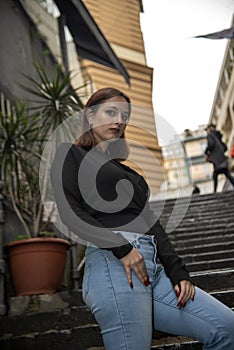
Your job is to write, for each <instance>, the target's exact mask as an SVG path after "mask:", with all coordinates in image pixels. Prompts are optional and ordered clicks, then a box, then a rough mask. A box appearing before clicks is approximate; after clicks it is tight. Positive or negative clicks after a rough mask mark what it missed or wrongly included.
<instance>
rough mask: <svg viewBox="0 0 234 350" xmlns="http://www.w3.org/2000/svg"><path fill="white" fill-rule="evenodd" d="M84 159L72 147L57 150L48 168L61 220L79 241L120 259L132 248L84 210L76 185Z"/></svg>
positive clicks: (63, 145)
mask: <svg viewBox="0 0 234 350" xmlns="http://www.w3.org/2000/svg"><path fill="white" fill-rule="evenodd" d="M82 159H83V157H82V155H81V153H80V152H79V150H78V148H77V147H76V146H75V145H71V144H68V143H64V144H62V145H60V147H59V148H58V150H57V152H56V154H55V158H54V161H53V164H52V168H51V183H52V187H53V191H54V195H55V200H56V204H57V207H58V212H59V215H60V218H61V221H62V222H63V224H64V225H65V226H67V228H68V229H69V230H70V231H71V232H72V233H73V235H75V236H76V237H77V238H78V239H79V238H80V239H82V240H84V241H86V242H90V243H93V244H94V245H96V246H98V247H99V248H102V249H108V250H111V251H112V252H113V254H114V255H115V256H116V257H117V258H118V259H121V258H122V257H123V256H125V255H127V254H128V253H129V252H130V251H131V250H132V248H133V247H132V245H131V244H130V243H129V242H128V241H127V240H126V239H125V238H124V237H123V236H122V235H121V234H116V233H113V232H112V231H111V230H110V229H109V228H107V227H104V226H103V225H102V224H101V223H100V222H98V221H97V220H96V219H95V218H94V217H93V216H92V215H90V214H89V213H88V212H87V210H84V208H83V203H82V196H81V193H80V190H79V186H78V170H79V166H80V164H81V161H82Z"/></svg>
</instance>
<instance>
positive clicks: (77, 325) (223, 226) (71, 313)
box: [0, 191, 234, 350]
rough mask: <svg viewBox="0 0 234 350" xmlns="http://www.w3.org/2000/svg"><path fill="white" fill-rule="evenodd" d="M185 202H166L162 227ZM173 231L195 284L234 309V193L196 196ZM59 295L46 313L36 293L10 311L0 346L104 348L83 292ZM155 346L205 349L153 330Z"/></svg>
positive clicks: (0, 326)
mask: <svg viewBox="0 0 234 350" xmlns="http://www.w3.org/2000/svg"><path fill="white" fill-rule="evenodd" d="M187 201H188V198H184V199H183V198H182V199H180V201H179V202H178V203H177V204H176V210H175V200H172V199H171V200H167V201H166V203H165V206H164V207H163V211H162V214H161V219H160V220H161V222H162V224H163V225H164V227H167V226H168V225H169V228H170V227H173V225H174V223H175V222H177V221H178V217H180V216H181V215H182V216H183V212H184V209H183V208H184V207H185V206H186V202H187ZM161 206H162V203H161V202H153V203H152V207H153V209H154V211H155V212H156V213H157V212H158V211H159V208H160V207H161ZM173 210H174V211H175V212H176V215H175V217H174V219H172V218H171V216H172V212H173ZM169 231H171V232H169V233H168V235H169V237H170V239H171V241H172V243H173V244H174V246H175V248H176V250H177V252H178V254H179V255H180V256H181V257H183V259H184V260H185V262H186V265H187V267H188V269H189V271H190V273H191V275H192V276H193V279H194V281H195V283H196V284H197V285H198V286H199V287H201V288H203V289H205V290H206V291H208V292H209V293H211V294H212V295H213V296H214V297H216V298H217V299H219V300H221V301H222V302H223V303H225V304H226V305H228V306H229V307H230V308H232V309H233V310H234V191H227V192H222V193H217V194H209V195H194V196H193V197H192V198H191V201H190V203H189V206H188V209H187V211H186V214H185V215H184V217H183V219H182V221H181V222H180V224H179V225H178V226H177V227H176V229H175V230H173V231H172V230H169ZM47 297H48V296H47ZM57 297H58V298H60V299H61V301H62V304H60V305H63V306H59V304H56V305H57V309H56V305H55V306H54V307H53V308H52V309H53V311H50V312H46V310H47V309H49V307H46V306H44V308H42V309H41V310H40V312H39V310H38V312H37V313H36V312H35V308H34V306H35V304H38V303H40V302H41V303H43V302H44V304H45V305H46V300H47V299H48V298H47V299H46V296H44V299H43V296H39V297H35V296H32V297H27V308H25V312H24V313H23V314H21V315H18V316H17V315H16V314H14V310H11V314H10V315H8V316H5V317H2V318H0V349H3V350H32V349H33V350H41V349H45V350H55V349H56V350H104V348H103V344H102V339H101V336H100V334H99V327H98V325H97V324H96V322H95V320H94V318H93V317H92V315H91V314H90V312H89V310H88V309H87V307H86V306H85V305H84V304H83V302H82V298H81V291H80V290H79V291H73V292H61V293H59V294H58V295H57ZM53 298H54V297H53ZM16 300H17V303H18V304H20V305H22V303H25V297H24V298H22V299H21V298H16ZM43 300H44V301H43ZM47 301H48V300H47ZM48 305H49V304H48ZM153 349H155V350H156V349H157V350H166V349H168V350H173V349H181V350H187V349H202V345H201V344H199V343H198V342H196V341H194V340H193V339H189V338H184V337H180V336H173V335H170V334H166V333H162V332H157V331H155V332H154V334H153V341H152V350H153ZM142 350H144V349H142Z"/></svg>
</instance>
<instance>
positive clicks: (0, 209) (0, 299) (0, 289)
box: [0, 179, 6, 316]
mask: <svg viewBox="0 0 234 350" xmlns="http://www.w3.org/2000/svg"><path fill="white" fill-rule="evenodd" d="M2 188H3V184H2V181H1V179H0V315H1V316H3V315H5V313H6V305H5V273H6V268H5V267H6V266H5V261H4V259H3V226H4V205H3V200H4V197H3V194H2Z"/></svg>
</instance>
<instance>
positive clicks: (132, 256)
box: [120, 248, 150, 288]
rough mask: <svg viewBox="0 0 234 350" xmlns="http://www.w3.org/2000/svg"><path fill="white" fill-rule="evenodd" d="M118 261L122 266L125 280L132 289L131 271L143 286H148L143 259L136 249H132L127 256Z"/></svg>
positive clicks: (147, 276)
mask: <svg viewBox="0 0 234 350" xmlns="http://www.w3.org/2000/svg"><path fill="white" fill-rule="evenodd" d="M120 261H121V263H122V264H123V267H124V269H125V272H126V276H127V280H128V283H129V286H130V287H131V288H133V283H132V270H133V271H134V272H135V274H136V275H137V277H138V278H139V280H140V281H141V282H142V283H143V284H144V285H145V286H148V285H149V284H150V282H149V275H148V273H147V270H146V266H145V261H144V259H143V256H142V255H141V254H140V253H139V252H138V250H137V249H136V248H133V249H132V250H131V251H130V252H129V253H128V254H127V255H125V256H124V257H123V258H122V259H120Z"/></svg>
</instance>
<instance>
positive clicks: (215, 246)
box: [176, 242, 234, 255]
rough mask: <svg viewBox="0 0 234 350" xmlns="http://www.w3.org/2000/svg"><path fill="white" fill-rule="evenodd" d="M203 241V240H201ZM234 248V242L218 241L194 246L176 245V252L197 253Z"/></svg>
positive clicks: (183, 253) (181, 253) (184, 253)
mask: <svg viewBox="0 0 234 350" xmlns="http://www.w3.org/2000/svg"><path fill="white" fill-rule="evenodd" d="M201 243H202V242H201ZM231 249H234V242H218V243H211V244H200V245H196V246H192V247H181V246H179V247H176V252H177V254H179V255H186V254H190V253H192V254H197V253H205V252H217V251H218V252H219V251H220V250H231Z"/></svg>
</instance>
